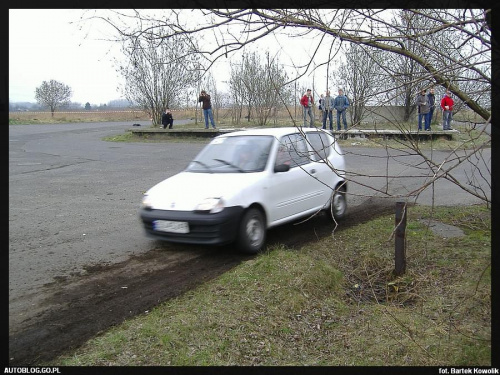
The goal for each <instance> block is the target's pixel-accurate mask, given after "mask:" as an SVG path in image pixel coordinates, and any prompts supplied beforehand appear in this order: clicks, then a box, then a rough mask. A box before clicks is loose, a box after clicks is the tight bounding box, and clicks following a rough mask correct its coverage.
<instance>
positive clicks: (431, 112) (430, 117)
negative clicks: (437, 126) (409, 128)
mask: <svg viewBox="0 0 500 375" xmlns="http://www.w3.org/2000/svg"><path fill="white" fill-rule="evenodd" d="M428 116H429V126H431V123H432V116H434V108H431V109H430V110H429V114H428Z"/></svg>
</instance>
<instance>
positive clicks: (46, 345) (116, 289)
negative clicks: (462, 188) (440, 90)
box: [9, 199, 394, 366]
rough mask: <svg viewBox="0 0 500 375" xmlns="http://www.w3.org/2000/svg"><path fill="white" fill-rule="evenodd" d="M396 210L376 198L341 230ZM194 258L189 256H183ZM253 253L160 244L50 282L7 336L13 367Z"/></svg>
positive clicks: (286, 236) (290, 241)
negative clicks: (28, 314) (31, 311)
mask: <svg viewBox="0 0 500 375" xmlns="http://www.w3.org/2000/svg"><path fill="white" fill-rule="evenodd" d="M392 212H394V202H393V201H392V200H387V199H386V200H383V199H370V200H368V201H366V202H364V203H363V204H360V205H357V206H354V207H350V208H349V213H348V216H347V217H346V218H345V220H344V221H343V222H342V223H341V224H340V225H339V227H338V228H337V230H338V231H341V230H344V229H345V228H349V227H351V226H353V225H356V224H360V223H364V222H366V221H369V220H371V219H373V218H376V217H378V216H381V215H384V214H390V213H392ZM332 228H333V224H332V222H331V221H329V220H328V219H327V218H326V217H325V216H324V215H319V216H318V217H314V218H312V219H310V220H308V221H307V222H305V223H301V224H298V225H297V224H289V225H284V226H281V227H278V228H274V229H272V230H270V231H269V233H268V238H267V244H268V246H273V245H276V244H284V245H286V246H287V247H289V248H298V247H300V246H302V245H304V244H306V243H310V242H313V241H316V240H317V239H321V238H324V237H326V236H329V235H331V232H332ZM186 252H187V253H189V254H191V256H185V253H186ZM251 258H252V256H246V255H242V254H240V253H237V252H236V251H235V250H234V248H233V247H232V246H225V247H214V248H206V247H205V248H201V247H200V248H198V249H197V250H196V251H195V252H194V253H193V252H192V247H184V246H177V245H176V246H175V250H174V251H172V246H169V247H167V246H165V244H164V243H162V242H157V243H156V246H155V247H154V249H153V250H152V251H150V252H148V253H146V254H144V255H141V256H135V257H131V258H130V259H128V260H127V261H125V262H121V263H117V264H112V265H109V266H93V267H88V268H87V269H86V274H85V275H77V276H74V277H71V278H63V279H60V280H57V281H55V282H54V283H52V284H49V285H46V286H45V288H46V292H47V295H49V297H47V298H45V299H44V300H43V301H42V303H41V305H40V306H38V308H39V309H40V312H39V313H38V314H35V315H34V317H32V318H30V319H29V320H28V321H26V322H24V324H23V325H22V327H23V328H22V329H21V330H19V331H17V332H11V333H10V336H9V364H10V365H11V366H19V365H23V366H26V365H36V364H41V363H44V362H46V361H49V360H52V359H54V358H56V357H57V356H58V355H61V354H62V353H65V352H70V351H71V350H74V349H75V348H77V347H78V346H80V345H82V344H83V343H84V342H86V341H87V340H88V339H90V338H92V337H94V336H95V335H97V334H99V333H100V332H103V331H105V330H107V329H108V328H110V327H111V326H113V325H117V324H120V323H121V322H123V321H124V320H125V319H128V318H131V317H133V316H136V315H138V314H143V313H146V312H147V311H149V310H151V309H152V308H153V307H154V306H157V305H158V304H160V303H162V302H164V301H166V300H168V299H170V298H173V297H176V296H179V295H181V294H182V293H184V292H186V291H187V290H189V289H192V288H195V287H196V286H197V285H200V284H201V283H204V282H206V281H208V280H211V279H213V278H215V277H217V276H219V275H221V274H223V273H224V272H226V271H228V270H230V269H232V268H233V267H235V266H237V265H238V264H240V263H241V262H244V261H246V260H249V259H251Z"/></svg>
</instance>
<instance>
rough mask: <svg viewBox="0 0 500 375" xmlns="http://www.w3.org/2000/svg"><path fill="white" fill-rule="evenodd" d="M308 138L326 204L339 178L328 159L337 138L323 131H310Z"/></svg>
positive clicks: (316, 174) (316, 175)
mask: <svg viewBox="0 0 500 375" xmlns="http://www.w3.org/2000/svg"><path fill="white" fill-rule="evenodd" d="M306 139H307V143H308V146H309V148H310V149H311V159H313V160H314V161H315V166H314V170H315V171H316V173H315V174H314V176H315V177H316V178H317V179H318V180H319V181H320V182H321V186H320V187H319V188H320V189H321V190H322V191H323V197H324V200H323V204H325V203H326V202H327V201H328V199H329V197H330V195H331V193H332V189H333V188H334V187H335V185H336V184H335V182H336V181H337V180H338V179H339V177H338V176H337V175H336V174H335V172H334V171H333V170H332V166H331V165H328V159H329V157H330V154H331V152H332V147H331V145H332V142H334V141H335V140H334V139H333V138H331V137H329V136H328V135H327V134H326V133H324V132H321V131H318V132H308V133H307V134H306ZM333 167H336V166H333Z"/></svg>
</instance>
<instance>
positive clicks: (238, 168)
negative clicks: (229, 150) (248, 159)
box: [214, 159, 245, 173]
mask: <svg viewBox="0 0 500 375" xmlns="http://www.w3.org/2000/svg"><path fill="white" fill-rule="evenodd" d="M214 160H215V161H220V162H221V163H224V164H226V165H229V166H230V167H233V168H235V169H237V170H238V172H242V173H243V172H245V171H244V170H243V169H241V168H240V167H238V166H237V165H235V164H233V163H231V162H230V161H227V160H224V159H214Z"/></svg>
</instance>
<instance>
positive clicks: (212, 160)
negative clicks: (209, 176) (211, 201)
mask: <svg viewBox="0 0 500 375" xmlns="http://www.w3.org/2000/svg"><path fill="white" fill-rule="evenodd" d="M273 140H274V137H272V136H264V135H242V136H233V137H218V138H215V139H214V140H212V142H210V143H209V144H208V145H207V146H205V148H204V149H203V150H201V152H200V153H199V154H198V155H197V156H196V158H195V159H194V160H193V161H192V162H191V163H190V164H189V166H188V167H187V169H186V171H188V172H197V173H251V172H262V171H263V170H264V169H265V168H266V164H267V159H268V157H269V152H270V149H271V145H272V143H273Z"/></svg>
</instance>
